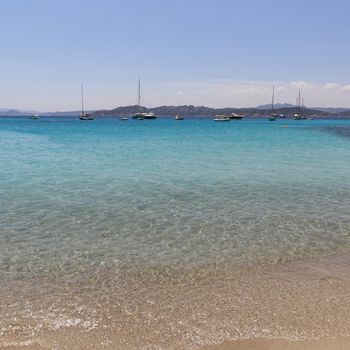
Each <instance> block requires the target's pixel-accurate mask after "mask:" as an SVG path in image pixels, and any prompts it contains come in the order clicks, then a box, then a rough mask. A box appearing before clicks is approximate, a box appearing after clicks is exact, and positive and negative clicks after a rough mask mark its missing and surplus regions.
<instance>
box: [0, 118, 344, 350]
mask: <svg viewBox="0 0 350 350" xmlns="http://www.w3.org/2000/svg"><path fill="white" fill-rule="evenodd" d="M349 253H350V121H349V120H331V119H329V120H326V119H322V120H300V121H297V120H283V119H279V120H277V121H275V122H270V121H267V120H261V119H260V120H258V119H253V118H245V119H243V120H240V121H238V120H237V121H231V122H214V121H213V120H212V119H209V118H200V117H197V118H195V117H193V118H186V119H185V120H182V121H175V120H173V119H172V118H159V119H157V120H142V121H140V120H131V119H130V120H128V121H119V120H118V119H117V118H97V119H95V120H93V121H80V120H79V119H78V117H75V116H74V117H41V118H40V119H39V120H30V119H27V118H25V117H11V118H5V117H2V118H0V281H1V283H0V284H1V285H0V297H1V298H0V345H1V344H2V345H3V346H5V345H6V344H7V345H8V344H10V345H11V344H12V343H11V342H10V340H11V341H12V342H15V341H19V340H18V335H20V337H21V341H22V342H23V341H27V342H28V341H29V343H28V344H31V343H30V342H31V341H34V340H33V339H36V340H35V341H38V342H39V340H38V339H41V340H40V341H42V342H43V341H44V340H43V339H44V338H45V337H43V336H42V334H43V332H53V331H60V332H61V331H62V332H64V331H65V330H67V329H69V330H72V329H73V330H74V329H77V330H79V331H81V332H85V333H84V334H89V332H94V331H96V332H97V331H98V332H100V331H103V330H104V331H106V332H108V334H109V336H110V338H108V339H109V340H108V341H106V342H105V343H102V341H101V343H100V347H101V348H103V346H105V347H106V348H108V346H110V345H111V344H114V345H116V344H117V345H118V344H119V345H118V346H117V347H115V348H117V349H119V348H120V349H123V348H125V349H134V348H135V349H141V348H145V349H146V348H147V349H163V348H164V349H181V348H184V349H185V348H186V349H187V348H188V349H189V348H191V347H193V348H196V346H197V347H198V346H201V345H204V344H210V343H211V342H213V343H215V342H219V341H221V340H225V339H226V338H225V337H229V336H230V335H232V334H233V335H234V336H235V337H237V334H238V335H239V334H240V335H241V336H242V337H246V338H247V337H249V336H250V335H251V333H249V332H251V330H252V328H249V327H246V325H242V322H243V321H244V320H243V319H244V316H242V315H243V314H244V312H242V313H240V314H239V315H241V316H239V317H240V322H238V323H235V324H234V326H233V325H232V324H229V323H230V322H231V321H232V322H236V321H237V318H236V319H235V321H234V320H231V319H230V318H229V317H228V316H227V317H226V316H225V317H226V318H225V320H226V321H225V322H226V326H227V327H226V326H225V327H226V328H225V331H222V332H221V333H220V329H221V330H222V328H220V327H219V324H220V323H221V327H223V323H222V322H223V321H222V319H221V320H220V317H219V316H218V315H216V314H215V312H214V311H215V310H218V308H219V309H220V307H221V309H220V310H221V311H222V312H221V311H220V312H219V314H220V315H222V314H223V312H224V311H223V310H224V309H225V308H224V306H223V303H224V302H225V300H226V301H227V300H229V297H228V294H225V296H226V297H225V298H224V297H222V298H221V299H220V295H221V296H223V295H224V294H223V293H228V290H227V288H228V287H229V286H230V288H231V287H232V283H235V281H238V280H239V279H240V278H242V276H248V275H249V274H252V273H253V275H254V276H261V274H259V273H257V271H266V269H270V268H271V267H273V266H281V265H283V264H285V263H288V262H298V261H301V260H303V259H304V260H305V259H318V258H324V257H328V256H341V255H346V254H349ZM232 271H235V272H234V273H233V272H232ZM252 271H253V272H252ZM269 271H270V270H269ZM261 273H262V272H261ZM269 276H270V275H269ZM270 277H271V276H270ZM254 279H255V280H256V278H255V277H254ZM249 281H250V282H251V283H253V278H251V279H250V280H249ZM250 282H249V283H250ZM247 283H248V282H247V280H245V282H244V281H243V282H242V283H240V284H239V283H238V284H237V285H235V286H236V287H235V288H236V292H235V295H243V294H244V293H243V292H244V290H246V289H245V288H248V287H247V286H248V284H249V283H248V284H247ZM212 288H214V289H215V290H214V289H212ZM251 288H253V287H251ZM209 291H210V292H209ZM265 292H266V291H265ZM200 293H202V295H201V294H200ZM242 293H243V294H242ZM248 294H249V293H248ZM214 295H215V296H216V297H215V298H214V297H213V296H214ZM245 295H247V294H245ZM212 297H213V298H212ZM209 300H210V303H209V302H207V301H209ZM215 300H216V301H217V300H219V301H220V303H221V304H220V303H219V304H218V303H216V302H215ZM250 300H252V299H250ZM200 302H201V303H202V304H201V305H199V304H198V303H200ZM197 304H198V305H197ZM247 304H248V301H247ZM194 305H195V308H194ZM220 305H221V306H220ZM235 305H236V306H237V303H236V304H235ZM191 308H192V309H191ZM237 308H239V306H237ZM185 309H186V310H191V311H189V312H187V311H185ZM210 310H211V311H210ZM201 312H202V314H201ZM203 312H204V313H205V315H204V314H203ZM252 312H253V311H252ZM201 315H202V316H201ZM203 315H204V316H203ZM215 315H216V316H215ZM237 317H238V316H237ZM252 317H253V316H252ZM256 319H259V317H258V316H256ZM204 320H206V321H204ZM208 320H210V322H211V324H208ZM230 320H231V321H230ZM270 321H271V320H270ZM270 321H269V322H265V323H264V327H265V329H268V330H267V331H266V332H267V333H266V334H267V335H268V336H273V335H274V334H275V333H273V332H277V333H278V330H276V327H275V326H271V325H273V322H272V321H271V322H270ZM215 322H216V323H215ZM249 322H253V321H252V319H249ZM214 323H215V324H214ZM243 323H244V322H243ZM262 323H263V322H262ZM249 324H250V325H251V323H249ZM266 324H267V325H266ZM269 325H270V328H269ZM218 327H219V328H218ZM230 327H231V328H230ZM274 327H275V328H274ZM286 327H287V326H286ZM248 328H249V330H248ZM230 330H231V331H230ZM288 330H289V331H290V330H291V328H286V329H285V330H284V331H285V332H284V333H285V334H294V335H295V336H302V334H301V331H300V330H299V331H298V330H296V328H293V332H292V333H291V332H289V333H288ZM255 331H256V332H257V333H258V334H259V335H261V334H264V332H263V331H262V328H261V327H260V328H259V327H258V326H257V327H256V329H255ZM280 331H281V330H280ZM318 331H319V330H318ZM318 331H317V332H318ZM230 332H231V333H232V334H231V333H230ZM259 332H260V333H259ZM317 332H316V333H317ZM281 333H283V331H281ZM284 333H283V334H284ZM320 333H322V332H321V331H320ZM50 334H51V333H50ZM116 334H117V335H118V336H116ZM283 334H282V335H283ZM316 335H318V333H317V334H316ZM321 335H323V333H322V334H321ZM2 336H3V338H2ZM113 337H114V338H113ZM2 339H3V340H2ZM4 339H5V340H4ZM9 339H10V340H9ZM1 341H3V343H1ZM6 342H7V343H6ZM4 344H5V345H4ZM18 344H20V343H18ZM40 344H41V345H42V344H43V343H40ZM103 344H104V345H103ZM10 345H9V346H10ZM52 346H53V345H52ZM56 346H57V344H56ZM52 348H53V347H52ZM57 348H60V347H59V346H58V347H57ZM62 348H63V347H62ZM71 348H74V347H73V346H72V347H71Z"/></svg>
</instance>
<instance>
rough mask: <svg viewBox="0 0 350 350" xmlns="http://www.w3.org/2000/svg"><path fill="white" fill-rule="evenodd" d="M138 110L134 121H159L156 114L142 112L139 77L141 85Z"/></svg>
mask: <svg viewBox="0 0 350 350" xmlns="http://www.w3.org/2000/svg"><path fill="white" fill-rule="evenodd" d="M137 109H138V111H137V112H136V113H135V114H134V115H133V116H132V119H138V120H143V119H157V117H156V115H155V114H154V112H142V108H141V79H140V77H139V85H138V95H137Z"/></svg>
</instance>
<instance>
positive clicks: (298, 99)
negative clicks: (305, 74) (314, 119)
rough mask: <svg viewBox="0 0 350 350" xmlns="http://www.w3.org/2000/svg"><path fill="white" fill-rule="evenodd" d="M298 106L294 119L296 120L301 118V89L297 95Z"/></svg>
mask: <svg viewBox="0 0 350 350" xmlns="http://www.w3.org/2000/svg"><path fill="white" fill-rule="evenodd" d="M296 106H297V112H296V113H295V114H294V116H293V119H294V120H301V119H302V117H301V111H300V90H299V95H298V97H297V102H296Z"/></svg>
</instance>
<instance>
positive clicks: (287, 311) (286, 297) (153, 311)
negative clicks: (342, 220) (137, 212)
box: [0, 254, 350, 350]
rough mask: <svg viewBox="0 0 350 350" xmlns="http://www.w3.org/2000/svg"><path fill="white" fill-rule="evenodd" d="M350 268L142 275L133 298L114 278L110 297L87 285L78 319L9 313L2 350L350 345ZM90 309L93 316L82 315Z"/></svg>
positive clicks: (330, 265) (328, 265)
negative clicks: (98, 306) (10, 314)
mask: <svg viewBox="0 0 350 350" xmlns="http://www.w3.org/2000/svg"><path fill="white" fill-rule="evenodd" d="M349 272H350V255H349V254H338V255H334V256H327V257H321V258H311V259H310V258H309V259H303V260H297V261H292V262H286V263H281V264H277V265H274V266H269V267H259V268H257V269H255V268H251V267H249V268H246V269H242V268H239V269H238V270H234V269H231V270H230V269H227V268H225V269H224V270H222V271H220V269H217V271H211V272H210V273H208V272H206V273H204V272H202V275H201V276H200V277H198V276H199V274H198V271H197V272H196V273H194V274H193V275H191V273H192V272H189V271H188V272H187V273H188V276H186V277H182V278H180V276H181V273H179V274H178V275H177V276H176V277H175V275H171V273H170V272H169V271H168V276H166V275H165V272H163V273H159V274H158V275H157V276H155V277H154V279H153V280H150V276H144V278H142V277H140V278H139V279H138V280H137V284H134V285H133V286H128V287H125V286H124V289H125V290H124V294H120V293H121V289H118V287H117V284H114V282H113V283H112V285H111V286H110V289H108V290H103V291H102V290H101V291H100V292H101V294H100V295H99V294H98V293H97V292H98V287H96V286H91V289H89V293H87V291H86V290H84V289H81V293H82V294H83V295H84V294H86V295H85V296H84V301H81V302H80V305H77V304H69V305H70V306H69V308H72V307H74V308H75V309H70V312H71V313H69V312H68V311H69V308H66V309H65V314H64V313H63V312H61V313H59V312H58V311H57V307H58V306H59V305H61V304H57V305H56V306H55V307H56V309H55V310H54V309H53V308H52V307H51V306H50V303H48V304H47V306H45V307H43V308H42V310H41V320H39V313H37V314H35V313H33V314H32V316H31V317H28V318H27V319H22V320H20V318H17V320H16V321H15V320H14V319H12V320H11V321H10V320H7V321H6V320H5V319H4V313H3V314H2V319H1V322H0V325H1V327H0V329H1V335H0V349H6V350H9V349H16V350H17V349H30V350H31V349H66V348H69V349H72V350H73V349H76V350H80V349H97V348H103V349H115V348H118V349H150V348H152V349H153V348H157V349H201V350H216V349H217V350H224V349H225V350H226V349H242V350H243V349H252V350H253V349H271V350H275V349H276V350H277V349H291V350H294V349H295V350H297V349H303V350H305V349H310V350H313V349H316V348H317V349H332V347H333V348H334V349H337V350H340V349H346V348H347V346H348V345H349V338H347V337H348V336H350V332H349V329H350V319H349V317H348V315H349V314H350V278H349V277H348V276H349V275H350V274H349ZM179 278H180V279H179ZM101 279H103V276H101ZM147 280H148V282H147ZM119 282H120V281H119ZM109 283H111V282H110V281H109ZM135 283H136V282H135ZM147 283H148V284H147ZM94 290H95V292H94V293H95V294H91V293H90V292H91V291H94ZM3 292H4V290H2V293H3ZM18 292H19V291H17V293H18ZM74 293H76V290H75V291H73V292H72V294H71V295H70V294H69V293H66V297H67V298H69V297H72V298H73V297H74ZM102 293H104V294H105V295H104V296H103V295H102ZM113 293H114V294H113ZM106 295H108V300H107V301H106V299H105V297H106ZM59 298H62V296H60V295H59V294H57V295H55V299H59ZM91 298H95V300H92V299H91ZM92 301H94V303H93V304H91V303H92ZM17 302H18V303H19V302H20V301H18V300H17ZM96 302H98V303H100V309H97V308H96V304H95V303H96ZM117 304H119V307H116V305H117ZM23 305H24V304H23ZM73 305H74V306H73ZM83 307H84V310H89V314H88V315H89V317H87V314H86V313H85V314H83V312H80V311H79V312H80V314H79V312H77V310H78V308H80V310H83ZM9 310H10V309H8V310H7V311H9ZM84 312H85V311H84ZM5 314H6V313H5ZM84 315H85V318H84ZM38 320H39V321H38ZM37 322H39V323H37ZM31 323H33V324H34V325H35V324H36V323H37V324H36V326H33V327H32V326H31ZM283 339H290V340H283ZM315 339H321V340H315ZM218 344H221V345H218ZM306 346H307V347H306Z"/></svg>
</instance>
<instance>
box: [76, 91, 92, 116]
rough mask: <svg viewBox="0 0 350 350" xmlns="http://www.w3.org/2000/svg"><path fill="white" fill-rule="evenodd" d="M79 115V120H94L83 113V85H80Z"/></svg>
mask: <svg viewBox="0 0 350 350" xmlns="http://www.w3.org/2000/svg"><path fill="white" fill-rule="evenodd" d="M80 88H81V113H80V116H79V119H80V120H94V118H93V117H92V115H91V114H88V113H85V112H84V87H83V84H81V87H80Z"/></svg>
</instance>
